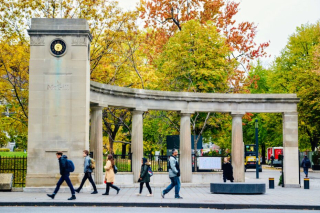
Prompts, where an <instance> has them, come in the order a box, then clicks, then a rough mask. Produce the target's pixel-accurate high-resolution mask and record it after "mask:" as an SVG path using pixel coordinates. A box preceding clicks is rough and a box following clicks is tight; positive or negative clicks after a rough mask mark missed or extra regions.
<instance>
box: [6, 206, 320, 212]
mask: <svg viewBox="0 0 320 213" xmlns="http://www.w3.org/2000/svg"><path fill="white" fill-rule="evenodd" d="M128 211H130V213H141V212H152V213H164V212H166V213H169V212H174V213H193V212H199V213H207V212H208V213H209V212H210V213H257V212H259V213H286V212H288V213H301V210H285V209H284V210H274V209H233V210H218V209H185V208H136V207H131V208H125V207H0V212H5V213H20V212H23V213H43V212H45V213H57V212H59V213H64V212H67V213H88V212H95V213H100V212H101V213H102V212H103V213H105V212H112V213H122V212H128ZM303 212H305V210H304V211H303ZM308 212H312V213H313V212H320V211H312V210H309V211H308Z"/></svg>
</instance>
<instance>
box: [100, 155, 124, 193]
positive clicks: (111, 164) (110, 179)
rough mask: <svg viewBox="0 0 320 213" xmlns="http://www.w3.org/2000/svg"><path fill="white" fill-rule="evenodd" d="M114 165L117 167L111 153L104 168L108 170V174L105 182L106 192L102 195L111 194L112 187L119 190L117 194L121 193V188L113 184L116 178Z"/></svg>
mask: <svg viewBox="0 0 320 213" xmlns="http://www.w3.org/2000/svg"><path fill="white" fill-rule="evenodd" d="M114 167H115V165H114V159H113V156H112V155H111V154H109V155H108V157H107V163H106V165H105V167H104V169H105V170H106V175H105V183H106V184H107V186H106V193H104V194H102V195H109V190H110V187H111V188H113V189H115V190H117V194H119V191H120V188H119V187H117V186H115V185H113V182H114V179H115V178H114V176H115V173H114Z"/></svg>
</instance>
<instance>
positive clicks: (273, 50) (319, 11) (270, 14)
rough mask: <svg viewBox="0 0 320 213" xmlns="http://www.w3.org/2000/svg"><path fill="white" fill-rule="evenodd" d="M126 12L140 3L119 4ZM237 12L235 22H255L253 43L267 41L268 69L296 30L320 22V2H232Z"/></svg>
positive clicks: (126, 1)
mask: <svg viewBox="0 0 320 213" xmlns="http://www.w3.org/2000/svg"><path fill="white" fill-rule="evenodd" d="M118 1H119V6H120V7H123V8H124V9H126V10H130V9H132V8H134V7H135V5H136V4H137V3H138V2H139V0H118ZM235 1H236V2H240V6H239V9H240V11H239V12H238V14H237V15H236V16H235V20H237V21H239V22H242V21H249V22H254V23H255V24H257V25H258V28H257V31H258V32H257V36H256V43H263V42H268V41H270V46H269V47H268V48H267V49H266V52H267V53H268V54H269V55H271V57H270V58H267V59H263V60H262V61H263V64H264V65H265V66H269V65H270V63H271V62H272V60H273V59H274V57H276V56H278V55H279V54H280V52H281V50H282V49H283V48H284V47H285V46H286V44H287V41H288V38H289V36H290V35H292V34H293V33H294V32H295V30H296V27H298V26H301V25H302V24H306V23H310V24H314V23H316V22H317V21H318V20H319V21H320V0H235Z"/></svg>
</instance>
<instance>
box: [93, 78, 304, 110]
mask: <svg viewBox="0 0 320 213" xmlns="http://www.w3.org/2000/svg"><path fill="white" fill-rule="evenodd" d="M90 84H91V85H90V91H91V94H90V95H91V97H90V101H91V103H96V104H99V105H101V106H105V107H107V106H114V107H126V108H132V109H137V110H141V109H144V110H168V111H169V110H170V111H181V112H191V113H194V112H236V113H240V114H241V113H245V112H270V113H271V112H272V113H277V112H279V113H283V112H296V111H297V107H296V105H297V103H298V102H299V100H300V99H299V98H297V95H296V94H223V93H190V92H168V91H157V90H143V89H133V88H125V87H118V86H112V85H107V84H101V83H97V82H91V83H90ZM138 100H139V101H138ZM169 102H170V103H169Z"/></svg>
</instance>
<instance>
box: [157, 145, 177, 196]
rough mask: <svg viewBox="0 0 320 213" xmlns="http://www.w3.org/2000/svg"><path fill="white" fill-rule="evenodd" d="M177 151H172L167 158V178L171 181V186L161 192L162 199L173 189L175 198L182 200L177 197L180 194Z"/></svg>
mask: <svg viewBox="0 0 320 213" xmlns="http://www.w3.org/2000/svg"><path fill="white" fill-rule="evenodd" d="M177 156H178V151H177V150H176V149H173V150H172V156H170V158H169V162H168V168H169V178H170V180H171V184H170V185H169V186H168V187H167V188H166V189H165V190H163V191H162V192H161V196H162V198H164V196H165V194H168V193H169V192H170V191H171V189H173V187H174V189H175V196H174V197H175V198H176V199H182V197H181V196H180V195H179V192H180V186H181V183H180V168H179V163H178V161H177Z"/></svg>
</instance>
